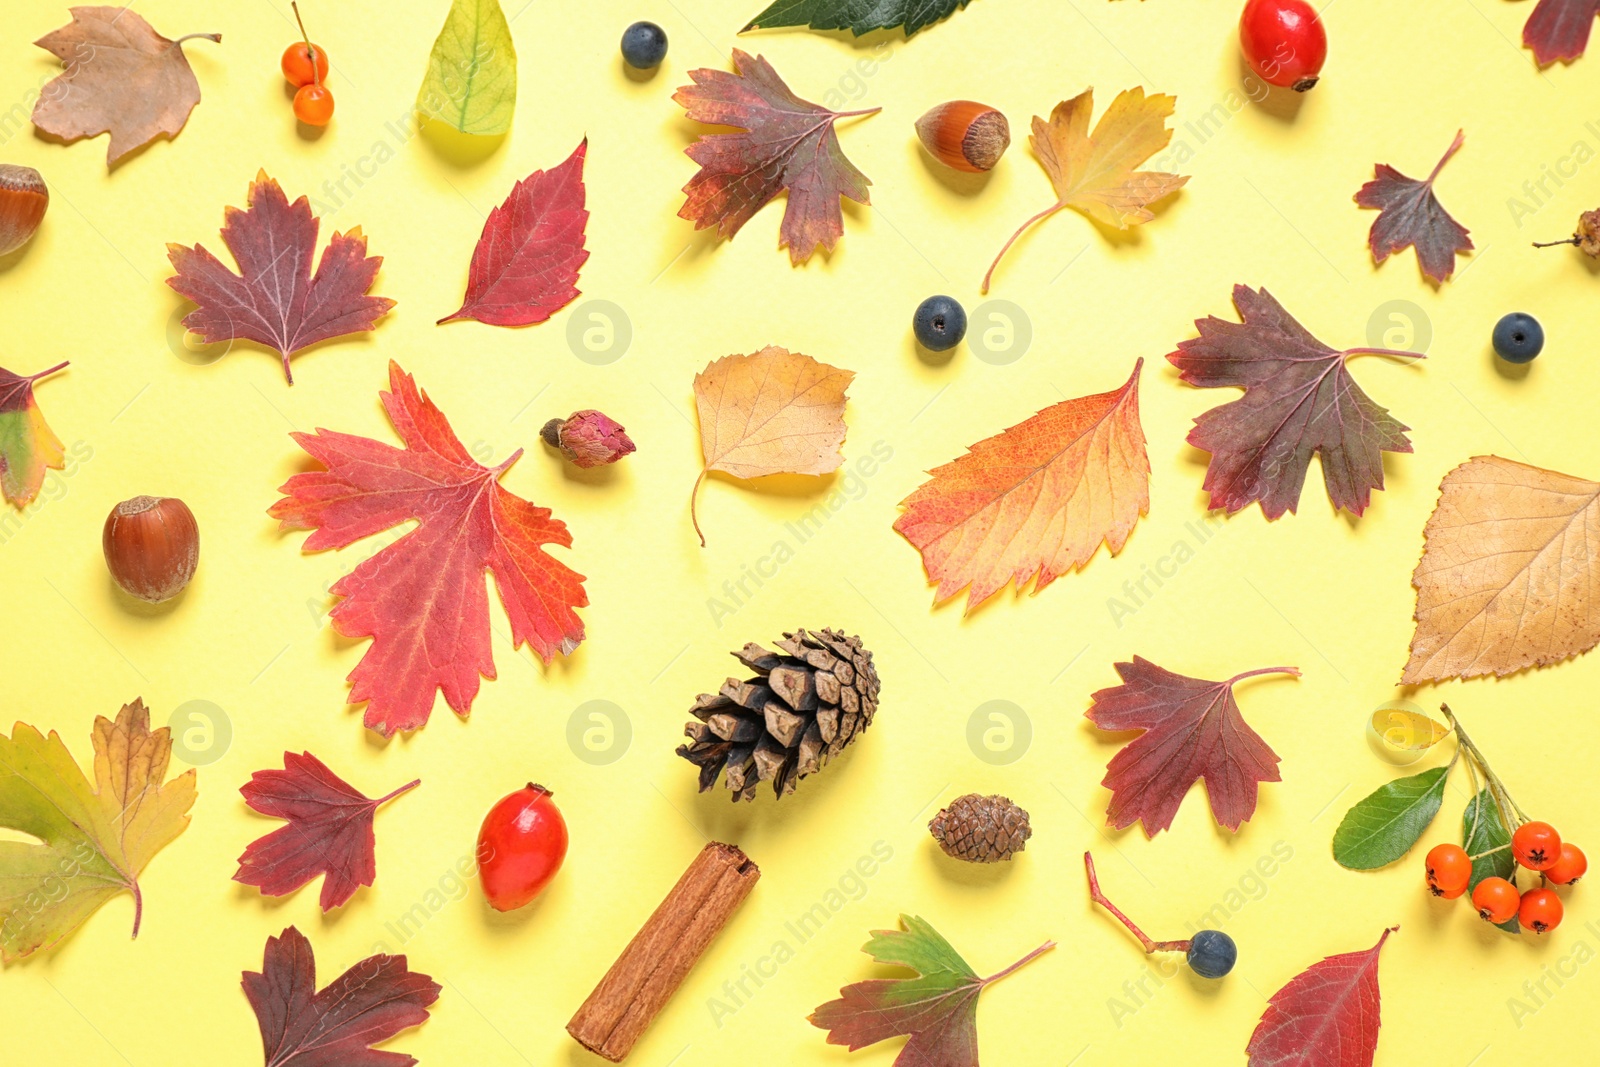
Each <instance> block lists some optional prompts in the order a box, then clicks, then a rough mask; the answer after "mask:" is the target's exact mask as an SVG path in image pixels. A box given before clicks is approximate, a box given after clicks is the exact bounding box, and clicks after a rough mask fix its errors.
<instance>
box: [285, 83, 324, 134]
mask: <svg viewBox="0 0 1600 1067" xmlns="http://www.w3.org/2000/svg"><path fill="white" fill-rule="evenodd" d="M294 117H295V118H297V119H299V120H300V121H301V122H303V123H305V124H306V125H307V126H326V125H327V124H328V123H329V121H331V120H332V119H333V94H332V93H330V92H329V91H328V87H327V86H326V85H303V86H301V87H300V91H299V92H297V93H295V94H294Z"/></svg>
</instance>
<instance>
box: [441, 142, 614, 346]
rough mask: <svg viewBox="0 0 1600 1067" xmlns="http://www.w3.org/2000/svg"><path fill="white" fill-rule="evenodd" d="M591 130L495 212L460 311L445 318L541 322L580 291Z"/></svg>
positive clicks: (521, 184)
mask: <svg viewBox="0 0 1600 1067" xmlns="http://www.w3.org/2000/svg"><path fill="white" fill-rule="evenodd" d="M588 148H589V139H588V138H587V137H586V138H584V139H583V141H582V142H581V143H580V144H579V145H578V147H577V148H576V149H575V150H574V151H573V153H572V155H570V156H568V157H567V161H566V162H565V163H563V164H561V165H560V166H559V167H556V168H555V169H553V170H549V171H543V170H536V171H534V172H533V173H532V174H530V175H528V177H526V178H524V179H523V180H522V181H520V182H518V183H517V184H516V186H515V187H514V188H513V189H512V190H511V195H510V196H508V197H506V201H505V203H503V204H501V205H500V206H499V207H497V208H495V209H494V210H493V211H491V212H489V218H488V219H487V220H486V221H485V222H484V224H483V235H482V236H480V237H479V238H478V247H477V248H476V249H475V250H474V251H473V253H472V267H471V269H470V270H469V272H468V275H467V295H466V298H465V300H464V301H463V303H462V305H461V310H459V311H457V312H455V313H454V314H451V315H447V316H445V317H444V318H442V319H440V320H439V321H440V322H441V323H443V322H453V321H454V320H456V319H477V320H478V321H479V322H486V323H489V324H490V325H493V326H531V325H533V324H534V323H537V322H543V321H545V320H546V319H548V318H549V317H550V316H551V315H554V314H555V313H556V312H558V311H560V310H561V309H562V308H564V307H566V306H567V305H568V304H570V303H572V301H574V300H575V299H577V297H578V284H577V283H578V268H579V267H581V266H583V264H584V261H585V260H587V259H588V258H589V253H588V251H587V250H586V249H585V248H584V247H583V240H584V234H583V228H584V226H585V225H586V224H587V223H588V221H589V212H588V211H587V210H585V208H584V206H583V203H584V190H583V160H584V155H585V154H586V153H587V151H588Z"/></svg>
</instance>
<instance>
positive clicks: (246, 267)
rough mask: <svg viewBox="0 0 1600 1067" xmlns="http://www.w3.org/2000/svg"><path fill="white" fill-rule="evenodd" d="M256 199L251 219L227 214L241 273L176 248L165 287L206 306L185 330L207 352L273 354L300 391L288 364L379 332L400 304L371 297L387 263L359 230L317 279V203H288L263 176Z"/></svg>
mask: <svg viewBox="0 0 1600 1067" xmlns="http://www.w3.org/2000/svg"><path fill="white" fill-rule="evenodd" d="M249 200H250V206H249V208H247V209H246V210H244V211H240V210H239V209H238V208H231V207H230V208H228V209H227V211H225V212H224V213H223V225H222V241H223V243H224V244H226V245H227V246H228V251H230V252H232V253H233V258H234V261H235V262H237V263H238V264H239V271H240V273H239V274H235V273H233V271H231V270H229V269H228V268H227V267H225V266H223V265H222V263H221V262H220V261H219V260H218V259H217V258H216V257H215V256H213V255H212V254H211V253H210V252H208V251H206V250H205V248H203V247H202V246H200V245H195V246H194V247H193V248H189V247H186V246H184V245H180V244H169V245H167V258H168V259H169V260H171V261H172V266H173V268H174V269H175V270H177V272H178V273H177V276H176V277H172V278H168V279H167V284H168V285H170V286H172V288H174V289H176V290H177V291H178V292H179V293H181V294H183V295H184V296H186V297H188V298H189V299H190V300H193V301H194V302H195V303H196V304H198V305H199V307H197V308H195V309H194V310H193V311H191V312H189V314H188V315H187V316H185V317H184V320H183V324H184V326H186V327H188V328H189V329H191V330H193V331H194V332H195V333H197V334H199V335H200V337H201V338H202V339H203V340H204V341H205V343H206V344H216V343H217V342H219V341H231V340H234V339H235V338H244V339H245V340H249V341H255V342H257V343H259V344H263V345H266V346H267V347H268V348H273V349H276V350H277V351H278V354H279V355H281V356H282V357H283V375H284V377H285V378H287V379H288V380H289V382H290V384H293V382H294V375H293V374H292V373H290V371H289V357H290V356H292V355H294V354H295V353H296V352H298V351H300V350H301V349H303V348H306V347H308V346H310V345H314V344H316V343H317V342H319V341H327V340H329V339H331V338H334V337H342V336H344V335H345V334H349V333H362V332H365V331H367V330H370V329H372V328H373V325H374V324H375V323H376V322H377V320H378V319H380V318H382V317H383V316H384V315H386V314H388V312H389V309H390V308H392V307H394V301H393V300H390V299H388V298H387V297H382V296H368V295H366V294H367V290H368V289H370V288H372V281H373V279H374V278H376V277H377V275H378V268H379V267H381V266H382V265H383V257H382V256H368V255H367V239H366V238H365V237H363V236H362V235H361V228H360V227H359V226H358V227H356V228H355V229H353V230H351V231H349V232H348V233H335V234H334V235H333V239H332V240H331V241H329V242H328V247H327V248H325V249H323V251H322V261H321V263H320V264H318V266H317V273H316V276H315V277H312V275H311V259H312V254H313V253H314V252H316V250H317V220H316V219H315V218H313V217H312V215H311V204H310V202H309V201H307V200H306V198H305V197H303V196H302V197H301V198H300V199H298V200H296V201H295V202H294V203H293V204H291V203H289V199H288V197H286V196H284V195H283V190H282V189H281V188H280V187H279V186H278V183H277V182H275V181H273V180H272V179H271V178H269V177H267V172H266V171H261V172H260V173H258V174H257V175H256V180H255V181H253V182H251V183H250V195H249Z"/></svg>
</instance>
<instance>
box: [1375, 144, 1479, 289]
mask: <svg viewBox="0 0 1600 1067" xmlns="http://www.w3.org/2000/svg"><path fill="white" fill-rule="evenodd" d="M1462 140H1463V136H1462V133H1461V131H1459V130H1457V131H1456V139H1455V140H1454V141H1451V142H1450V147H1449V148H1447V149H1446V150H1445V153H1444V156H1443V158H1441V159H1440V160H1439V162H1438V163H1437V164H1436V165H1435V166H1434V168H1433V171H1432V173H1430V174H1429V175H1428V176H1427V178H1425V179H1418V178H1408V177H1406V176H1405V175H1404V174H1401V173H1400V172H1399V171H1397V170H1395V169H1394V168H1393V167H1391V166H1389V164H1387V163H1379V164H1378V165H1377V166H1376V167H1374V168H1373V175H1374V176H1373V179H1372V180H1371V181H1370V182H1368V183H1367V184H1365V185H1363V186H1362V187H1361V188H1360V189H1359V190H1357V191H1356V203H1358V204H1360V205H1361V206H1362V207H1367V208H1376V209H1378V217H1377V218H1376V219H1374V220H1373V223H1372V229H1371V231H1370V232H1369V233H1368V234H1367V244H1368V245H1369V246H1370V247H1371V248H1372V258H1373V259H1375V260H1377V261H1378V262H1379V263H1382V262H1383V261H1384V260H1386V259H1388V258H1389V257H1390V256H1391V255H1393V254H1394V253H1396V252H1399V251H1401V250H1402V249H1405V248H1415V249H1416V250H1417V263H1418V264H1419V265H1420V266H1421V267H1422V273H1423V274H1425V275H1427V276H1428V277H1429V278H1432V279H1433V280H1434V281H1436V282H1442V281H1445V280H1447V279H1448V278H1449V277H1450V275H1451V274H1453V273H1455V269H1456V256H1457V255H1458V254H1460V253H1462V252H1470V251H1472V238H1470V237H1468V236H1467V228H1466V227H1465V226H1463V225H1461V223H1459V222H1457V221H1456V220H1455V219H1453V218H1451V217H1450V213H1449V212H1448V211H1446V210H1445V209H1444V206H1443V205H1442V204H1440V203H1439V198H1438V197H1437V196H1434V195H1433V183H1434V181H1435V180H1436V179H1437V178H1438V177H1439V171H1441V170H1442V169H1444V165H1445V164H1446V163H1448V162H1450V157H1451V156H1453V155H1455V154H1456V153H1457V152H1458V151H1460V150H1461V142H1462Z"/></svg>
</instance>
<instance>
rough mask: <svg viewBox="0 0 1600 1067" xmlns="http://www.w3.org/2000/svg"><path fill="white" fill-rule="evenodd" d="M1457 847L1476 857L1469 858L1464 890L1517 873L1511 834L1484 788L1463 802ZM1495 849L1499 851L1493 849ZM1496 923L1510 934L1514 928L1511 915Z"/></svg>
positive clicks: (1469, 890) (1515, 924) (1515, 927)
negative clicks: (1469, 864)
mask: <svg viewBox="0 0 1600 1067" xmlns="http://www.w3.org/2000/svg"><path fill="white" fill-rule="evenodd" d="M1474 824H1476V825H1474ZM1461 847H1462V848H1464V849H1466V850H1467V855H1469V856H1477V857H1478V858H1477V859H1475V860H1473V861H1472V878H1471V879H1470V880H1469V881H1468V882H1467V892H1468V893H1470V892H1472V891H1473V890H1474V889H1476V888H1478V883H1479V882H1481V881H1483V880H1484V879H1485V878H1504V879H1506V880H1507V881H1510V880H1511V878H1512V876H1513V875H1514V874H1516V872H1517V860H1516V857H1515V856H1513V855H1512V854H1511V834H1510V832H1509V831H1507V830H1506V824H1505V823H1503V822H1501V821H1500V806H1499V805H1498V804H1496V803H1495V802H1494V796H1493V795H1492V794H1491V793H1490V792H1489V790H1487V789H1485V790H1484V791H1483V792H1481V793H1479V794H1478V795H1477V796H1475V797H1473V798H1472V799H1471V800H1469V801H1467V810H1466V811H1465V812H1463V813H1462V815H1461ZM1495 849H1499V850H1500V851H1498V852H1496V851H1494V850H1495ZM1480 853H1486V855H1480ZM1497 925H1499V927H1500V929H1502V930H1505V931H1507V932H1509V933H1513V934H1514V933H1516V932H1517V930H1518V927H1517V919H1516V916H1514V915H1513V916H1512V917H1511V918H1509V919H1507V920H1506V921H1505V922H1503V923H1499V924H1497Z"/></svg>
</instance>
